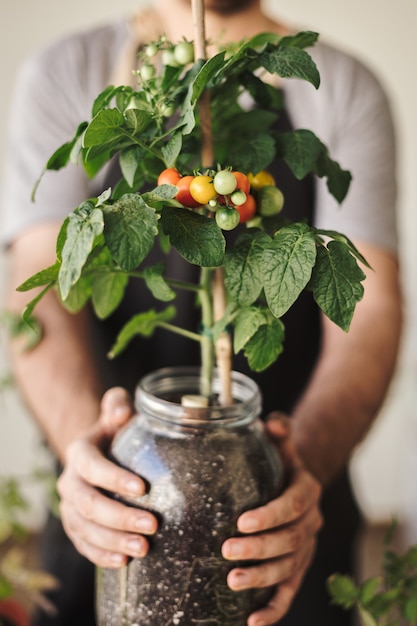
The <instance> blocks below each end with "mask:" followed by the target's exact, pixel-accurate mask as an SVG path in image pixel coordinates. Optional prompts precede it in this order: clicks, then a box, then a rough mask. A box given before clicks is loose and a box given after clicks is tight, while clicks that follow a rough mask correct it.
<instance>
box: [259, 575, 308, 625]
mask: <svg viewBox="0 0 417 626" xmlns="http://www.w3.org/2000/svg"><path fill="white" fill-rule="evenodd" d="M304 574H305V572H299V573H298V574H296V575H295V576H293V577H292V578H290V579H288V580H284V581H282V582H281V583H280V584H279V586H278V588H277V590H276V592H275V594H274V596H273V597H272V598H271V600H270V601H269V602H268V605H267V606H266V607H264V608H263V609H260V610H259V611H256V612H255V613H252V615H251V616H250V617H249V619H248V626H268V625H270V624H275V623H276V622H277V621H279V620H280V619H281V618H283V617H284V615H286V614H287V613H288V611H289V609H290V607H291V604H292V602H293V600H294V597H295V595H296V594H297V592H298V589H299V588H300V586H301V583H302V581H303V578H304Z"/></svg>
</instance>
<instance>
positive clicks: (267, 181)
mask: <svg viewBox="0 0 417 626" xmlns="http://www.w3.org/2000/svg"><path fill="white" fill-rule="evenodd" d="M248 179H249V182H250V186H251V188H252V189H255V190H256V191H258V189H261V188H262V187H266V185H269V186H271V185H275V180H274V177H273V176H272V174H270V173H269V172H267V171H266V170H261V171H260V172H258V173H257V174H252V172H249V174H248Z"/></svg>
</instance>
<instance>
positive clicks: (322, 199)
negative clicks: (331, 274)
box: [289, 46, 398, 253]
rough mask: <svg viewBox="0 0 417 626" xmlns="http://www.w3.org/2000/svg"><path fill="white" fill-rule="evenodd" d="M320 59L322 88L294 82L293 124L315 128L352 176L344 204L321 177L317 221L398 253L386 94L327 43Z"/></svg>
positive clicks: (391, 126)
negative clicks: (331, 192)
mask: <svg viewBox="0 0 417 626" xmlns="http://www.w3.org/2000/svg"><path fill="white" fill-rule="evenodd" d="M315 60H316V62H317V65H318V68H319V71H320V73H321V77H322V82H321V85H320V88H319V90H318V91H315V90H314V89H313V88H312V86H311V85H307V84H302V85H297V86H296V85H294V86H292V89H291V91H290V95H289V99H290V105H291V110H292V112H293V122H294V124H295V126H297V127H305V128H311V129H312V130H314V132H316V134H317V135H318V137H319V138H320V139H321V140H322V141H323V142H324V143H325V144H326V145H327V146H328V148H329V153H330V156H331V158H332V159H334V160H335V161H337V162H338V163H339V164H340V165H341V166H342V167H343V169H346V170H349V171H350V172H351V174H352V182H351V185H350V189H349V191H348V195H347V196H346V198H345V200H344V201H343V202H342V204H341V205H339V204H338V203H337V202H336V200H335V199H334V198H333V197H332V196H331V195H330V193H329V191H328V189H327V185H326V181H325V179H319V180H318V182H317V199H316V212H315V225H316V226H317V227H319V228H323V229H334V230H338V231H340V232H342V233H344V234H345V235H347V236H348V237H350V238H351V239H353V240H355V241H364V242H368V243H371V244H374V245H376V246H379V247H382V248H384V249H386V250H389V251H392V252H394V253H395V252H396V251H397V247H398V242H397V225H396V200H397V182H396V146H395V132H394V124H393V117H392V112H391V108H390V102H389V100H388V97H387V94H386V92H385V90H384V89H383V87H382V86H381V83H380V82H379V80H378V79H377V78H376V77H375V75H374V74H373V72H371V71H370V70H369V68H367V67H366V66H365V65H364V64H363V63H362V62H360V61H358V60H357V59H355V58H352V57H351V56H349V55H346V54H345V53H343V52H340V51H338V50H335V49H332V48H330V47H328V46H322V47H321V48H320V47H319V49H318V51H317V53H316V55H315Z"/></svg>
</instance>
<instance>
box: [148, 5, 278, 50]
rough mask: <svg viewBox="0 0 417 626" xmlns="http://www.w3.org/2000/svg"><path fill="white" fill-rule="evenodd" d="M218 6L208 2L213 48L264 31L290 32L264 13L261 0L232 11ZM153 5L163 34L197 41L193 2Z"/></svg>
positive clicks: (207, 21)
mask: <svg viewBox="0 0 417 626" xmlns="http://www.w3.org/2000/svg"><path fill="white" fill-rule="evenodd" d="M215 4H216V3H215V2H213V3H210V2H208V3H206V6H207V8H206V11H205V28H206V38H207V40H208V41H209V42H211V44H213V47H216V43H219V42H221V43H226V42H234V41H240V40H241V39H245V38H248V37H252V36H253V35H256V34H258V33H260V32H268V31H269V32H278V33H279V34H286V33H287V32H288V29H286V28H285V27H284V26H283V25H282V24H280V23H277V22H275V21H273V20H271V19H270V18H269V17H268V16H266V15H265V14H264V13H263V12H262V10H261V6H260V0H253V1H252V2H247V3H241V4H240V6H239V7H237V8H234V9H231V10H230V11H229V12H223V11H220V10H219V9H215V8H209V7H210V6H215ZM218 4H219V5H220V4H221V2H218ZM242 4H243V5H244V6H243V8H242V6H241V5H242ZM153 5H154V9H155V11H156V13H157V15H158V18H159V21H160V26H161V32H163V33H164V34H166V36H167V37H168V39H169V40H171V41H173V42H175V41H179V40H180V39H182V38H183V37H185V38H186V39H189V40H194V39H195V35H194V28H193V20H192V12H191V0H154V3H153Z"/></svg>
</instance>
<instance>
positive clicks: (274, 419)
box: [265, 411, 291, 439]
mask: <svg viewBox="0 0 417 626" xmlns="http://www.w3.org/2000/svg"><path fill="white" fill-rule="evenodd" d="M265 426H266V428H267V430H268V432H269V433H270V434H271V435H273V436H274V437H277V438H279V439H282V438H285V437H288V435H289V434H290V431H291V419H290V417H289V416H288V415H287V414H286V413H282V412H281V411H272V412H271V413H269V414H268V415H267V417H266V421H265Z"/></svg>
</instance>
